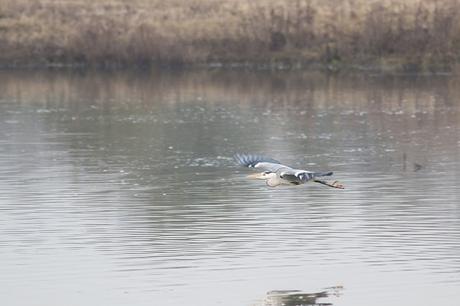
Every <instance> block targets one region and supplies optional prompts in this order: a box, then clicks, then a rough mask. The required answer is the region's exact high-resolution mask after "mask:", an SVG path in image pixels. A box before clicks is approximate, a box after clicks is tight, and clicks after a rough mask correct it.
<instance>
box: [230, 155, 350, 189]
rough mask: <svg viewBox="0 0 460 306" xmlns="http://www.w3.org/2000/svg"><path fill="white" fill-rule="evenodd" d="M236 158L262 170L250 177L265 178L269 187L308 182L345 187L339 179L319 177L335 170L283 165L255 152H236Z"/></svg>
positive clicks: (249, 166) (246, 164)
mask: <svg viewBox="0 0 460 306" xmlns="http://www.w3.org/2000/svg"><path fill="white" fill-rule="evenodd" d="M234 158H235V160H236V161H237V162H238V163H239V164H240V165H242V166H245V167H248V168H254V169H260V170H262V172H258V173H255V174H251V175H249V176H248V177H249V178H252V179H259V180H264V181H265V183H266V184H267V186H269V187H276V186H280V185H301V184H305V183H307V182H315V183H319V184H323V185H326V186H329V187H332V188H339V189H344V186H343V185H342V184H340V183H339V182H337V181H334V182H332V183H331V182H328V181H324V180H321V179H319V178H322V177H325V176H331V175H332V174H333V172H312V171H307V170H302V169H294V168H291V167H289V166H286V165H283V164H282V163H280V162H279V161H277V160H275V159H273V158H269V157H265V156H262V155H255V154H235V156H234Z"/></svg>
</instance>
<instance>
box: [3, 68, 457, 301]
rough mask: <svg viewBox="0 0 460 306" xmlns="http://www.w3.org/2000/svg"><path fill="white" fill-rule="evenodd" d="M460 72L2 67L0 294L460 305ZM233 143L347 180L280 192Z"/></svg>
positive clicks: (69, 298) (92, 298)
mask: <svg viewBox="0 0 460 306" xmlns="http://www.w3.org/2000/svg"><path fill="white" fill-rule="evenodd" d="M458 83H459V79H458V78H456V77H453V76H394V77H379V76H375V77H360V76H333V77H331V76H327V75H322V74H316V73H290V74H281V73H278V74H273V75H270V74H258V73H241V72H226V73H224V72H191V73H185V74H178V73H162V74H155V73H153V74H146V75H139V74H130V73H113V74H104V73H98V74H89V73H81V74H73V73H65V72H41V73H25V72H14V73H6V72H2V73H0V261H1V262H2V264H1V265H0V275H2V277H1V278H0V297H1V299H2V301H3V303H5V305H18V306H22V305H28V306H29V305H40V306H41V305H43V306H44V305H47V306H52V305H56V306H57V305H166V306H168V305H200V306H206V305H210V306H211V305H256V304H257V305H259V304H260V301H261V299H263V298H264V296H265V294H266V293H267V292H272V293H271V294H273V292H275V293H276V294H278V295H279V294H284V291H279V290H301V291H299V292H304V291H307V292H322V290H323V289H324V288H330V287H332V286H343V287H344V290H343V294H341V295H340V296H329V297H327V298H324V300H321V302H332V303H333V304H334V305H337V306H340V305H342V306H352V305H353V306H356V305H363V306H364V305H374V306H383V305H385V306H386V305H418V306H430V305H434V304H435V303H436V304H444V305H457V304H460V295H459V293H458V292H460V256H459V254H460V204H459V203H460V189H459V187H458V186H459V185H460V133H459V132H460V105H459V104H458V101H459V98H460V90H459V89H458V88H460V86H458V85H459V84H458ZM236 152H261V153H265V154H269V155H271V156H273V157H274V158H277V159H280V160H282V161H284V162H286V163H288V164H291V165H293V166H296V167H307V168H309V169H312V170H333V171H334V172H335V174H336V176H335V178H336V179H339V180H340V181H341V182H343V183H344V184H345V185H346V189H345V190H335V189H328V188H327V187H324V186H321V185H319V184H318V185H315V184H310V185H307V186H300V187H297V188H281V189H269V188H267V187H266V186H265V185H264V184H263V183H262V182H258V181H248V180H247V179H246V178H245V176H246V175H247V174H248V173H249V172H248V171H246V169H240V168H238V167H236V166H235V163H234V162H233V160H232V158H231V157H232V155H233V154H234V153H236ZM334 288H335V287H334ZM339 288H341V287H339ZM280 292H281V293H280ZM293 292H297V291H293ZM421 292H425V294H421ZM269 296H270V295H269Z"/></svg>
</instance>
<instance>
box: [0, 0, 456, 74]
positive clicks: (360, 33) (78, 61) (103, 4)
mask: <svg viewBox="0 0 460 306" xmlns="http://www.w3.org/2000/svg"><path fill="white" fill-rule="evenodd" d="M459 59H460V1H458V0H438V1H428V0H427V1H420V0H408V1H405V0H381V1H373V0H343V1H339V0H336V1H333V0H256V1H250V0H232V1H220V0H168V1H164V0H132V1H130V2H129V3H128V2H126V3H125V2H124V1H122V0H98V1H90V0H54V1H52V0H0V66H3V67H5V66H10V67H17V66H62V65H68V66H78V65H84V66H110V67H124V66H139V67H147V66H150V65H157V64H162V65H210V66H222V65H223V66H226V65H228V66H245V65H246V66H251V67H258V66H259V67H277V68H283V67H284V68H292V67H304V66H307V65H312V64H313V65H319V66H324V67H329V68H330V69H336V68H340V67H345V66H361V67H367V68H382V69H386V68H388V69H396V70H425V71H426V70H450V69H452V68H453V67H455V65H456V63H457V62H458V61H459Z"/></svg>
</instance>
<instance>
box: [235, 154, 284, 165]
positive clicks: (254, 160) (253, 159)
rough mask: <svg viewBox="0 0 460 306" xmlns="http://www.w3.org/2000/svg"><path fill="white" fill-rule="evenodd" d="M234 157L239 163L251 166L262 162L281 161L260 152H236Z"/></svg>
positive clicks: (277, 162)
mask: <svg viewBox="0 0 460 306" xmlns="http://www.w3.org/2000/svg"><path fill="white" fill-rule="evenodd" d="M233 158H234V159H235V161H236V162H237V163H238V164H240V165H242V166H245V167H250V168H252V167H255V165H257V164H258V163H260V162H269V163H275V164H279V163H280V162H279V161H277V160H275V159H273V158H270V157H266V156H263V155H258V154H246V153H236V154H235V155H233Z"/></svg>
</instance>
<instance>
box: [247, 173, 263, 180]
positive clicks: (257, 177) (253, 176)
mask: <svg viewBox="0 0 460 306" xmlns="http://www.w3.org/2000/svg"><path fill="white" fill-rule="evenodd" d="M247 177H248V178H250V179H253V180H264V179H265V177H264V176H263V173H254V174H249V175H248V176H247Z"/></svg>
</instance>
